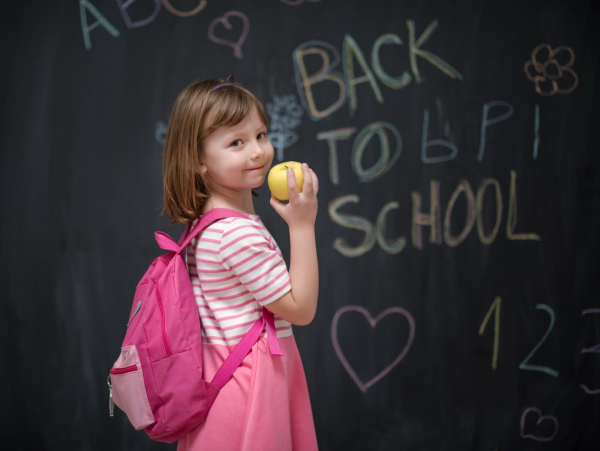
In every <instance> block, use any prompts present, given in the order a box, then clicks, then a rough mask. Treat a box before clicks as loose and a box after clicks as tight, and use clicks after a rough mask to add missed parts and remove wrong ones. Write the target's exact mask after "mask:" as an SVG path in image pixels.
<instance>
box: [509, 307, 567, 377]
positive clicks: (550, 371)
mask: <svg viewBox="0 0 600 451" xmlns="http://www.w3.org/2000/svg"><path fill="white" fill-rule="evenodd" d="M535 308H536V309H538V310H540V309H541V310H545V311H547V312H548V314H549V315H550V326H549V327H548V330H547V331H546V333H545V334H544V336H543V337H542V339H541V340H540V341H539V342H538V344H537V345H535V347H534V348H533V349H532V350H531V352H530V353H529V355H528V356H527V357H525V360H523V362H521V364H520V365H519V369H520V370H529V371H542V372H544V373H546V374H549V375H550V376H554V377H558V371H556V370H554V369H552V368H550V367H547V366H542V365H530V364H528V363H527V362H529V360H530V359H531V357H533V354H535V353H536V351H537V350H538V349H539V348H540V346H542V343H544V341H546V338H548V335H550V332H552V328H553V327H554V320H555V317H554V310H552V307H550V306H549V305H546V304H537V305H536V306H535Z"/></svg>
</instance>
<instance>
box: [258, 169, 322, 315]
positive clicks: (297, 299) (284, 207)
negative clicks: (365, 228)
mask: <svg viewBox="0 0 600 451" xmlns="http://www.w3.org/2000/svg"><path fill="white" fill-rule="evenodd" d="M302 170H303V171H304V185H303V187H302V193H298V188H297V187H296V181H295V178H294V172H293V171H291V172H290V171H288V174H287V177H288V191H289V194H290V201H289V203H288V204H284V203H283V202H280V201H278V200H277V199H276V198H275V197H274V196H273V195H271V205H272V206H273V208H275V210H277V212H278V213H279V214H280V215H281V217H282V218H283V219H284V220H285V221H286V222H287V223H288V226H289V229H290V249H291V250H290V252H291V257H290V271H289V272H290V279H291V285H292V290H291V291H288V292H287V293H286V294H284V295H283V296H281V297H280V298H279V299H277V300H276V301H274V302H271V303H270V304H267V305H266V306H265V307H266V308H267V309H268V310H270V311H271V312H273V313H274V314H275V315H277V316H279V317H280V318H282V319H284V320H286V321H287V322H289V323H291V324H294V325H297V326H305V325H307V324H310V323H311V322H312V320H313V318H314V317H315V314H316V311H317V299H318V295H319V262H318V260H317V244H316V239H315V219H316V216H317V209H318V204H317V192H318V190H319V182H318V179H317V176H316V174H315V173H314V172H313V170H312V169H309V168H308V166H306V167H305V166H304V165H303V167H302Z"/></svg>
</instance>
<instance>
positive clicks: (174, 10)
mask: <svg viewBox="0 0 600 451" xmlns="http://www.w3.org/2000/svg"><path fill="white" fill-rule="evenodd" d="M162 2H163V5H165V8H167V10H168V11H169V12H170V13H172V14H175V15H176V16H179V17H190V16H193V15H195V14H198V13H199V12H200V11H202V10H203V9H204V8H205V7H206V0H200V2H199V3H198V6H196V7H195V8H194V9H192V10H190V11H180V10H178V9H177V8H175V7H174V6H173V5H171V2H170V1H169V0H162Z"/></svg>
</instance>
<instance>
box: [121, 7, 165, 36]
mask: <svg viewBox="0 0 600 451" xmlns="http://www.w3.org/2000/svg"><path fill="white" fill-rule="evenodd" d="M136 1H137V0H127V1H126V2H123V0H117V4H118V5H119V10H120V11H121V15H122V16H123V20H124V21H125V25H127V28H129V29H130V30H131V29H133V28H139V27H143V26H145V25H148V24H149V23H150V22H152V21H153V20H154V19H156V16H158V13H159V12H160V6H161V4H160V0H154V11H153V12H152V14H151V15H150V17H148V18H146V19H142V20H138V21H136V22H133V21H132V20H131V17H130V16H129V12H128V11H127V9H128V8H129V7H130V6H131V5H132V4H134V3H135V2H136Z"/></svg>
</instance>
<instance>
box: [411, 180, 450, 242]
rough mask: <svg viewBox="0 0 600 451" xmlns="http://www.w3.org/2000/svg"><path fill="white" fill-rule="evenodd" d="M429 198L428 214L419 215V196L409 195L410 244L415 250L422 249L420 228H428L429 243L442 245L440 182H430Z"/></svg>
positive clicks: (414, 193)
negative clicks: (410, 208)
mask: <svg viewBox="0 0 600 451" xmlns="http://www.w3.org/2000/svg"><path fill="white" fill-rule="evenodd" d="M429 189H430V198H429V214H428V215H427V214H425V213H421V194H419V192H418V191H413V192H412V193H411V197H412V203H413V206H412V243H413V246H414V247H416V248H417V249H423V239H422V237H421V227H422V226H430V227H431V229H430V231H429V242H430V243H436V244H442V225H441V212H440V182H439V181H437V180H431V182H430V188H429Z"/></svg>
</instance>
